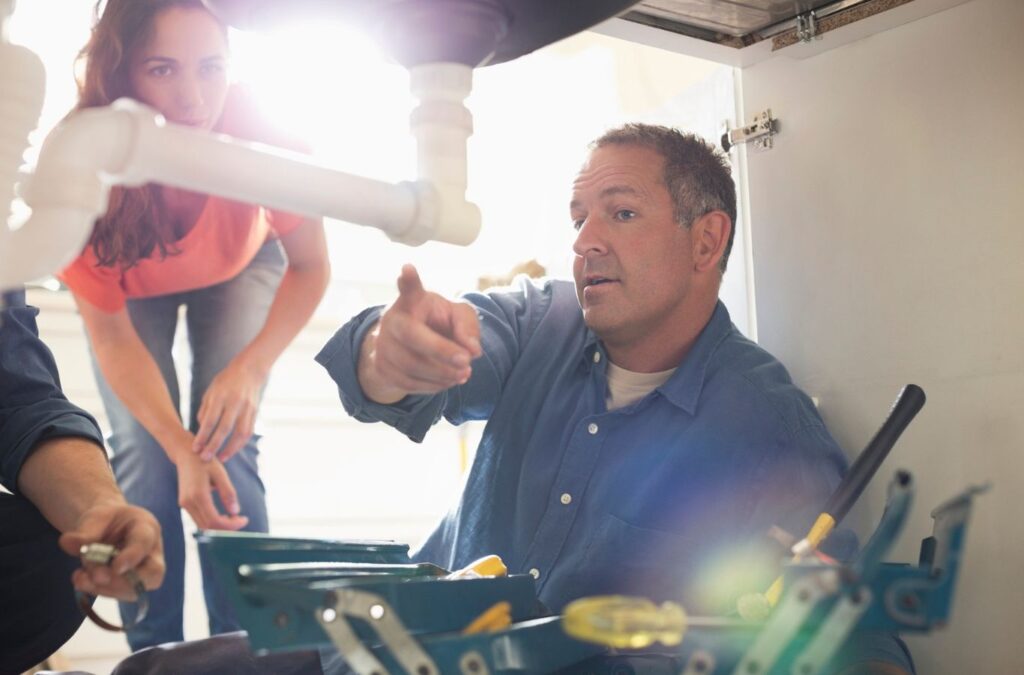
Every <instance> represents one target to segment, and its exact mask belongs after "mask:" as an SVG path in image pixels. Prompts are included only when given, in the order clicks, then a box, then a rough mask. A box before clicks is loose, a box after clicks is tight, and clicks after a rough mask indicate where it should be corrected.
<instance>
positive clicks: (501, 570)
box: [445, 555, 508, 579]
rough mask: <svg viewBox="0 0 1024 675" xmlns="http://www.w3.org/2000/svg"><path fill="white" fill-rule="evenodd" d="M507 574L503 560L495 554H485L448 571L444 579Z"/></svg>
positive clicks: (502, 575) (476, 577)
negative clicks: (459, 567) (463, 565)
mask: <svg viewBox="0 0 1024 675" xmlns="http://www.w3.org/2000/svg"><path fill="white" fill-rule="evenodd" d="M507 575H508V568H507V567H505V562H504V561H503V560H502V559H501V558H499V557H498V556H496V555H485V556H484V557H483V558H479V559H477V560H474V561H473V562H471V563H469V564H468V565H466V566H465V567H463V568H462V569H461V570H455V571H454V572H449V573H448V574H447V575H446V576H445V579H479V578H480V577H504V576H507Z"/></svg>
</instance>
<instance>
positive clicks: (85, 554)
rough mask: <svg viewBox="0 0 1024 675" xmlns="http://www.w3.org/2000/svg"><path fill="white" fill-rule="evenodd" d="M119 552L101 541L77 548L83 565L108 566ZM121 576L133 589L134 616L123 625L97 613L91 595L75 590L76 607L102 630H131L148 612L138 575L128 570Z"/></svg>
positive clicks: (146, 601)
mask: <svg viewBox="0 0 1024 675" xmlns="http://www.w3.org/2000/svg"><path fill="white" fill-rule="evenodd" d="M119 553H120V551H119V550H118V549H117V548H116V547H115V546H113V545H111V544H102V543H94V544H86V545H84V546H82V548H81V549H80V550H79V555H80V557H81V559H82V564H83V565H84V564H92V565H104V566H109V565H110V563H112V562H113V560H114V558H116V557H117V555H118V554H119ZM122 576H124V578H125V579H127V580H128V583H130V584H131V585H132V589H133V590H134V591H135V616H134V617H132V620H131V621H128V622H126V623H125V624H124V625H123V626H118V625H116V624H112V623H110V622H109V621H107V620H106V619H104V618H102V617H101V616H100V615H99V614H97V613H96V611H95V610H94V609H93V608H92V603H93V600H95V598H94V597H93V596H91V595H89V594H88V593H83V592H81V591H75V596H76V598H77V599H78V607H79V609H81V610H82V613H83V614H85V615H86V616H87V617H89V619H90V620H91V621H92V622H93V623H94V624H96V625H97V626H99V627H100V628H102V629H103V630H109V631H111V632H114V633H120V632H123V631H127V630H131V629H132V628H134V627H135V626H137V625H139V624H140V623H142V621H143V620H144V619H145V618H146V614H147V613H148V612H149V596H148V595H147V594H146V586H145V584H143V583H142V580H141V579H139V577H138V575H137V574H135V570H128V571H126V572H125V573H124V574H123V575H122Z"/></svg>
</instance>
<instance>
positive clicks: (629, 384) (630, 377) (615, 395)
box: [608, 361, 676, 410]
mask: <svg viewBox="0 0 1024 675" xmlns="http://www.w3.org/2000/svg"><path fill="white" fill-rule="evenodd" d="M674 372H676V369H675V368H671V369H669V370H662V371H661V372H657V373H634V372H633V371H632V370H626V369H625V368H620V367H618V366H617V365H615V364H614V363H612V362H611V361H608V410H615V409H616V408H622V407H624V406H627V405H629V404H631V403H636V402H637V401H639V400H640V399H642V398H643V397H644V396H647V394H649V393H651V392H652V391H654V390H655V389H657V388H658V387H660V386H661V385H663V384H665V383H666V382H668V379H669V378H670V377H672V373H674Z"/></svg>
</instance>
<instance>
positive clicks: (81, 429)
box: [0, 294, 103, 493]
mask: <svg viewBox="0 0 1024 675" xmlns="http://www.w3.org/2000/svg"><path fill="white" fill-rule="evenodd" d="M38 313H39V310H38V309H36V308H34V307H26V306H25V305H24V295H23V294H21V297H20V300H16V301H15V302H14V303H12V306H9V307H7V308H4V309H3V310H2V311H0V484H2V485H3V486H4V487H5V488H7V489H8V490H10V491H11V492H14V493H17V491H18V490H17V485H18V474H19V473H20V471H21V467H22V465H23V464H24V462H25V460H26V459H27V458H28V456H29V455H30V454H31V453H32V451H33V450H34V449H35V448H36V446H37V445H38V444H39V443H40V442H42V441H45V440H48V439H51V438H59V437H67V436H73V437H80V438H84V439H87V440H91V441H93V442H94V443H96V444H97V446H99V447H100V448H102V447H103V436H102V435H101V433H100V429H99V427H98V426H97V424H96V420H95V419H93V417H92V416H91V415H89V413H87V412H85V411H84V410H82V409H81V408H79V407H77V406H75V405H73V404H72V403H71V402H69V401H68V400H67V398H65V396H64V394H63V393H62V392H61V389H60V378H59V375H58V373H57V365H56V363H55V362H54V359H53V354H51V353H50V350H49V349H48V348H47V347H46V345H45V344H43V342H42V341H41V340H40V339H39V336H38V329H37V328H36V321H35V317H36V315H37V314H38Z"/></svg>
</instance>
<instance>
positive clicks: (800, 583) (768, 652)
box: [733, 568, 840, 675]
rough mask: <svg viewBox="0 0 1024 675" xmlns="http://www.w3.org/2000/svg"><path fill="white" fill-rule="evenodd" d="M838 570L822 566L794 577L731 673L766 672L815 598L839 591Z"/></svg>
mask: <svg viewBox="0 0 1024 675" xmlns="http://www.w3.org/2000/svg"><path fill="white" fill-rule="evenodd" d="M839 588H840V581H839V572H838V571H836V570H835V569H831V568H825V569H823V570H822V571H820V572H814V573H811V574H808V575H807V576H805V577H803V578H801V579H799V580H797V582H796V583H795V584H793V587H792V588H791V589H789V591H788V592H787V593H786V595H784V596H783V598H782V602H781V603H780V604H779V606H778V607H777V608H776V609H775V613H774V614H772V617H771V619H770V620H769V622H768V624H767V625H766V626H765V627H764V628H763V629H762V630H761V633H760V634H759V635H758V636H757V639H756V640H755V641H754V644H753V645H751V647H750V649H748V650H747V652H746V654H744V655H743V658H742V659H741V660H740V662H739V664H738V665H737V666H736V669H735V670H733V675H762V674H763V673H770V672H771V671H772V668H773V667H775V662H776V661H778V660H779V657H780V656H782V652H783V650H784V649H785V647H786V645H788V644H789V643H790V642H791V641H792V639H793V638H794V637H795V636H796V634H797V633H798V632H799V631H800V627H801V626H803V625H804V622H805V621H807V617H808V616H810V614H811V612H812V611H813V610H814V608H815V607H816V606H817V604H818V601H820V600H821V599H822V598H823V597H825V596H827V595H834V594H835V593H838V592H839Z"/></svg>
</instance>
